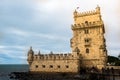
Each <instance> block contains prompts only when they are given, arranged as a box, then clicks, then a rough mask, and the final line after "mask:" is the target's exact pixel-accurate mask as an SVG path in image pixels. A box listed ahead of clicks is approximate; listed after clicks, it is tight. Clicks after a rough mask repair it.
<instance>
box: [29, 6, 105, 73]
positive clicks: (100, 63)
mask: <svg viewBox="0 0 120 80" xmlns="http://www.w3.org/2000/svg"><path fill="white" fill-rule="evenodd" d="M73 16H74V24H73V25H71V29H72V31H73V37H72V38H71V39H70V43H71V48H72V52H71V53H67V54H65V53H63V54H61V53H60V54H57V53H53V52H51V53H49V54H41V53H40V52H38V54H35V53H34V51H33V50H32V47H31V48H30V50H29V51H28V58H27V61H28V63H29V71H30V72H71V73H78V72H79V71H80V69H81V68H82V67H86V68H91V67H96V68H97V69H101V68H105V67H106V62H107V50H106V43H105V41H106V40H105V38H104V33H105V28H104V23H103V20H102V18H101V13H100V7H99V6H97V7H96V8H95V10H93V11H88V12H78V11H77V10H75V11H74V13H73Z"/></svg>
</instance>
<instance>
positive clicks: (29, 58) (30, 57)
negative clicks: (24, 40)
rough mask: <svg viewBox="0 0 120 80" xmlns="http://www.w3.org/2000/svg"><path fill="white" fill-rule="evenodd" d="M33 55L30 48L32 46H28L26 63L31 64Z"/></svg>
mask: <svg viewBox="0 0 120 80" xmlns="http://www.w3.org/2000/svg"><path fill="white" fill-rule="evenodd" d="M33 55H34V51H33V50H32V47H30V50H29V51H28V59H27V61H28V63H29V64H30V65H31V63H32V61H33Z"/></svg>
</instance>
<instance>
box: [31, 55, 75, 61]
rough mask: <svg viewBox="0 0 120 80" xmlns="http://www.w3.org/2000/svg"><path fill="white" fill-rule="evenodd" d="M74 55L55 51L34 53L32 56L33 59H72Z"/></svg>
mask: <svg viewBox="0 0 120 80" xmlns="http://www.w3.org/2000/svg"><path fill="white" fill-rule="evenodd" d="M74 58H75V57H74V55H72V54H71V53H66V54H65V53H64V54H63V53H55V54H35V55H34V56H33V61H34V60H66V59H74Z"/></svg>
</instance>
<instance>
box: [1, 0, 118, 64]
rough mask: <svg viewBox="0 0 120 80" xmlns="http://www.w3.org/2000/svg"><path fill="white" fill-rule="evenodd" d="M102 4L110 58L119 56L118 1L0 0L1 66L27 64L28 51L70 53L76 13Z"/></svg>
mask: <svg viewBox="0 0 120 80" xmlns="http://www.w3.org/2000/svg"><path fill="white" fill-rule="evenodd" d="M97 5H99V6H100V7H101V15H102V19H103V21H104V24H105V29H106V33H105V38H106V44H107V50H108V54H109V55H113V56H118V54H119V53H120V8H119V7H120V6H119V5H120V1H119V0H109V1H108V0H0V64H21V63H22V64H23V63H27V61H26V58H27V52H28V50H29V47H30V46H32V47H33V50H34V51H35V53H37V52H38V51H39V50H40V51H41V53H49V52H50V51H53V52H71V48H70V38H71V37H72V31H71V24H73V23H74V22H73V12H74V10H75V9H76V8H77V7H79V10H78V11H79V12H83V11H91V10H94V9H95V8H96V6H97Z"/></svg>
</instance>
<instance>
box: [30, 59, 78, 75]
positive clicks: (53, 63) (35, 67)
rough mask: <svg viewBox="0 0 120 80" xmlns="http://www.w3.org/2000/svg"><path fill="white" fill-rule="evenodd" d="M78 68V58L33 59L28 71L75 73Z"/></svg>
mask: <svg viewBox="0 0 120 80" xmlns="http://www.w3.org/2000/svg"><path fill="white" fill-rule="evenodd" d="M79 69H80V64H79V60H78V59H68V60H67V59H64V60H39V61H37V60H36V61H33V62H32V64H31V66H30V71H34V72H73V73H77V72H78V71H79Z"/></svg>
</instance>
